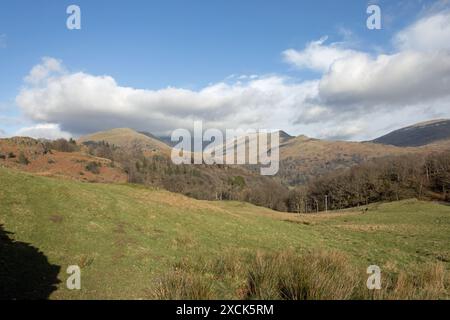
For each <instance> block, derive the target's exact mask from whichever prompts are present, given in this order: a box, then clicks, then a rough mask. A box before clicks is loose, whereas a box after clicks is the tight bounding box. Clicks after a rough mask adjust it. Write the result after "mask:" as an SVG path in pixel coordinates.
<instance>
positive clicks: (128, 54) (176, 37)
mask: <svg viewBox="0 0 450 320" xmlns="http://www.w3.org/2000/svg"><path fill="white" fill-rule="evenodd" d="M372 4H376V5H377V6H379V8H380V9H381V29H380V30H370V29H368V27H367V24H366V21H367V19H368V18H369V16H370V14H368V13H367V12H366V10H367V8H368V6H369V5H372ZM69 5H77V6H79V8H80V10H81V29H80V30H69V29H68V28H67V26H66V21H67V19H68V17H69V14H67V12H66V9H67V7H68V6H69ZM437 118H450V2H449V1H448V0H433V1H431V0H430V1H426V0H398V1H393V0H378V1H367V0H348V1H335V0H316V1H306V0H305V1H300V0H296V1H294V0H283V1H279V0H259V1H256V0H246V1H238V0H227V1H225V0H164V1H162V0H161V1H159V0H153V1H143V0H142V1H138V0H130V1H119V0H117V1H105V0H95V1H92V0H89V1H81V0H72V1H63V0H58V1H56V0H34V1H29V0H28V1H23V0H14V1H13V0H2V1H1V3H0V136H4V137H8V136H14V135H25V136H32V137H35V138H50V139H53V138H58V137H64V138H68V137H78V136H80V135H83V134H87V133H92V132H96V131H100V130H107V129H111V128H116V127H130V128H133V129H136V130H142V131H148V132H152V133H154V134H157V135H170V132H171V131H173V130H175V129H178V128H184V129H191V128H192V127H193V121H196V120H201V121H203V123H204V127H205V128H206V127H209V128H218V129H222V130H224V129H235V128H243V129H272V130H275V129H281V130H284V131H286V132H288V133H289V134H291V135H300V134H305V135H308V136H311V137H316V138H322V139H342V140H357V141H361V140H369V139H373V138H376V137H378V136H380V135H383V134H385V133H387V132H389V131H391V130H394V129H397V128H400V127H403V126H406V125H410V124H414V123H416V122H421V121H427V120H431V119H437Z"/></svg>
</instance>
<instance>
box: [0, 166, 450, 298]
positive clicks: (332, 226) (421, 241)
mask: <svg viewBox="0 0 450 320" xmlns="http://www.w3.org/2000/svg"><path fill="white" fill-rule="evenodd" d="M0 181H1V182H2V185H4V186H8V187H7V188H1V189H0V251H1V252H2V254H0V264H1V265H2V266H6V269H5V268H2V269H0V282H2V281H3V283H1V285H0V296H1V295H2V294H3V295H5V294H6V295H8V293H11V292H9V291H8V290H15V288H20V289H21V290H22V291H20V292H22V294H25V293H26V294H27V296H28V297H40V298H46V297H48V296H49V297H50V298H51V299H120V298H121V299H124V298H129V299H141V298H143V299H145V298H154V297H155V295H154V293H155V290H156V288H158V284H160V283H161V281H163V280H162V279H166V278H165V277H167V276H169V275H170V274H172V271H171V270H178V271H176V272H175V275H177V274H178V275H180V272H181V274H183V272H185V271H183V270H186V268H187V266H188V265H190V264H200V265H199V268H200V269H199V270H201V271H195V270H196V269H193V270H194V271H190V272H197V273H194V274H192V277H194V278H185V279H187V280H186V281H194V282H193V285H196V286H198V284H199V282H197V281H201V282H200V283H208V287H206V289H205V290H208V291H207V292H206V293H207V294H208V296H209V295H210V294H211V296H209V297H211V298H236V297H240V296H239V292H241V291H242V290H243V288H245V281H246V279H247V278H246V271H242V272H237V273H236V274H235V275H234V276H228V275H229V274H233V273H231V272H232V271H230V270H235V269H230V268H234V267H237V266H241V267H244V266H245V263H246V262H245V261H247V258H246V257H247V256H248V255H254V254H255V253H256V252H260V253H264V252H267V253H269V252H278V251H279V250H285V249H286V248H290V250H293V251H294V252H299V253H300V252H305V251H310V250H315V249H333V250H339V251H341V252H342V253H343V254H345V255H347V256H349V257H350V260H351V261H352V263H355V266H356V268H357V269H356V270H359V271H357V274H358V272H361V274H362V275H363V277H365V278H364V279H366V275H365V270H366V268H367V266H368V265H370V264H377V265H379V266H380V267H381V268H382V269H383V272H388V271H389V272H394V273H397V272H403V271H405V272H412V270H419V269H420V270H424V269H423V268H425V266H426V265H428V264H430V263H437V262H439V263H444V266H445V267H446V268H447V270H448V269H449V268H450V262H449V261H450V251H449V248H450V240H449V238H448V234H449V233H450V207H449V206H445V205H439V204H436V203H425V202H419V201H415V200H409V201H404V202H398V203H391V204H382V205H376V206H371V207H369V211H368V212H367V213H365V214H363V213H362V212H361V211H360V210H350V211H346V212H340V213H334V214H323V215H317V216H315V215H312V216H311V215H290V214H283V213H277V212H274V211H271V210H269V209H264V208H259V207H255V206H252V205H249V204H244V203H240V202H208V201H198V200H193V199H190V198H187V197H184V196H182V195H178V194H173V193H170V192H166V191H161V190H152V189H147V188H144V187H139V186H134V185H117V184H116V185H108V184H86V183H80V182H75V181H70V180H58V179H53V178H46V177H38V176H34V175H31V174H26V173H20V172H18V171H15V170H11V169H5V168H0ZM215 261H216V262H215ZM210 263H213V264H210ZM217 263H219V264H217ZM237 263H239V264H237ZM69 265H79V266H80V267H81V270H82V290H80V291H69V290H67V289H66V288H65V281H66V279H67V274H66V268H67V266H69ZM33 266H34V269H33ZM208 266H209V267H208ZM233 266H234V267H233ZM174 268H175V269H174ZM5 270H9V273H7V276H9V277H7V276H5V274H3V273H2V272H5ZM219 270H221V271H219ZM239 270H240V269H239ZM186 272H187V271H186ZM13 274H16V275H17V278H14V277H13V278H11V275H13ZM190 274H191V273H190ZM384 275H387V273H384ZM189 279H190V280H189ZM5 281H6V284H5ZM364 281H365V280H364ZM36 285H39V291H36ZM243 285H244V287H243ZM202 288H203V287H202ZM433 288H434V287H433ZM2 290H3V291H2ZM5 290H6V292H5ZM202 290H203V289H202ZM436 290H438V289H436ZM439 290H441V291H439V292H440V293H439V295H440V297H443V298H445V297H446V294H447V296H448V291H447V293H446V294H445V293H443V292H442V290H444V289H439ZM201 292H203V291H201ZM444 292H445V291H444ZM409 294H414V293H412V292H410V293H409ZM425 297H429V296H425Z"/></svg>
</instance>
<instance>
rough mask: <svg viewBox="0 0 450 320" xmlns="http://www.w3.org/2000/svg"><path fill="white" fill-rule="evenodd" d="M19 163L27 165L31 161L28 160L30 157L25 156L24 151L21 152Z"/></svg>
mask: <svg viewBox="0 0 450 320" xmlns="http://www.w3.org/2000/svg"><path fill="white" fill-rule="evenodd" d="M19 163H20V164H23V165H25V166H27V165H28V164H29V163H30V161H29V160H28V158H27V157H26V156H25V154H24V153H23V152H21V153H20V154H19Z"/></svg>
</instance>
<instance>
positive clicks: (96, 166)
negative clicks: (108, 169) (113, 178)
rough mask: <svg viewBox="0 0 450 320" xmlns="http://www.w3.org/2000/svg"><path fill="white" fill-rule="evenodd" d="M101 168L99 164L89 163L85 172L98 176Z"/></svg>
mask: <svg viewBox="0 0 450 320" xmlns="http://www.w3.org/2000/svg"><path fill="white" fill-rule="evenodd" d="M101 166H102V165H101V163H98V162H95V161H91V162H89V163H88V164H87V165H86V167H85V168H86V170H87V171H89V172H92V173H93V174H99V173H100V167H101Z"/></svg>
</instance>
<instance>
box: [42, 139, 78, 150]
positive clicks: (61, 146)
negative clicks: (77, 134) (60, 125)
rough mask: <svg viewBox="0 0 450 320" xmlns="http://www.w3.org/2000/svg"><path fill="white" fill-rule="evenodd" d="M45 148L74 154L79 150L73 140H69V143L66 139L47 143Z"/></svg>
mask: <svg viewBox="0 0 450 320" xmlns="http://www.w3.org/2000/svg"><path fill="white" fill-rule="evenodd" d="M47 147H48V148H49V149H53V150H56V151H60V152H76V151H79V150H80V148H79V147H78V146H77V144H76V142H75V140H73V139H70V140H69V141H67V140H66V139H58V140H55V141H52V142H49V143H48V146H47Z"/></svg>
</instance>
